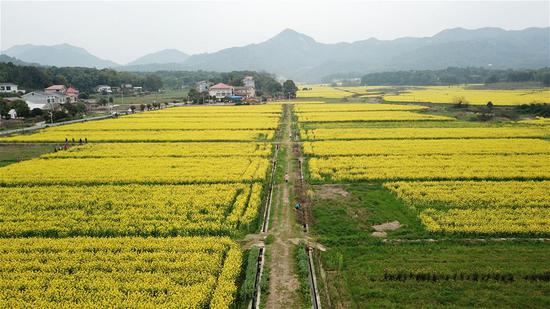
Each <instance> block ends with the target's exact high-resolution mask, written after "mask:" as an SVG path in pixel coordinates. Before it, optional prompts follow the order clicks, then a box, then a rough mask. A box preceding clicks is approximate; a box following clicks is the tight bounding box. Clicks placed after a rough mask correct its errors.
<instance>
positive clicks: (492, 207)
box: [385, 181, 550, 235]
mask: <svg viewBox="0 0 550 309" xmlns="http://www.w3.org/2000/svg"><path fill="white" fill-rule="evenodd" d="M385 186H386V187H387V188H389V189H390V190H392V191H393V192H395V193H396V194H397V195H398V196H399V197H400V198H401V199H403V200H404V201H405V202H406V204H408V205H409V206H411V207H413V208H414V209H415V210H416V211H417V212H418V214H419V217H420V219H421V221H422V223H423V224H424V226H425V227H426V229H427V230H429V231H431V232H446V233H463V234H471V233H475V234H497V235H499V234H503V235H504V234H518V233H527V234H534V235H537V234H543V235H544V234H550V198H549V197H548V194H547V192H549V190H550V182H549V181H442V182H438V181H436V182H394V183H386V184H385Z"/></svg>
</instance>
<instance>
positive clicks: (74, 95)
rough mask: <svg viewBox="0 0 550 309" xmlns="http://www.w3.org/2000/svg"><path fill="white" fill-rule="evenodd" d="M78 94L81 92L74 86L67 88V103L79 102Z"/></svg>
mask: <svg viewBox="0 0 550 309" xmlns="http://www.w3.org/2000/svg"><path fill="white" fill-rule="evenodd" d="M78 93H79V91H78V90H76V88H74V87H73V86H70V87H69V88H67V91H65V95H66V96H67V103H74V102H76V101H78Z"/></svg>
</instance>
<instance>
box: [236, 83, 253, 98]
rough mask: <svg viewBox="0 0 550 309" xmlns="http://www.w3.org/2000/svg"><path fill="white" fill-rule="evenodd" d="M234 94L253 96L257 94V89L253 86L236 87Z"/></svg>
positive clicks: (246, 96)
mask: <svg viewBox="0 0 550 309" xmlns="http://www.w3.org/2000/svg"><path fill="white" fill-rule="evenodd" d="M233 94H234V95H238V96H241V97H245V98H253V97H255V96H256V89H255V88H253V87H246V86H245V87H235V89H234V90H233Z"/></svg>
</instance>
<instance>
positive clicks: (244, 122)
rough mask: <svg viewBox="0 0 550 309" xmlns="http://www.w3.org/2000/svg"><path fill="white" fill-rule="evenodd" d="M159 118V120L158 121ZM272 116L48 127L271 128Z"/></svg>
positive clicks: (124, 120)
mask: <svg viewBox="0 0 550 309" xmlns="http://www.w3.org/2000/svg"><path fill="white" fill-rule="evenodd" d="M159 120H160V121H159ZM277 125H278V119H277V118H274V117H269V118H264V117H251V118H244V119H243V118H240V119H230V120H227V119H226V118H184V119H182V118H168V117H164V118H163V119H158V118H126V117H124V118H118V119H109V120H103V121H94V122H91V123H77V124H76V123H75V124H72V125H66V126H59V127H53V128H50V129H49V131H55V132H57V131H62V132H64V131H86V130H88V131H112V130H114V131H131V130H150V131H160V130H272V129H276V128H277Z"/></svg>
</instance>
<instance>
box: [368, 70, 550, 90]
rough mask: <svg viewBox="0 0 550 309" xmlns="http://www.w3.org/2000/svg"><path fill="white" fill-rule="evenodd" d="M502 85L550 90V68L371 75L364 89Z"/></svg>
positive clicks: (431, 71) (422, 71)
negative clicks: (538, 85)
mask: <svg viewBox="0 0 550 309" xmlns="http://www.w3.org/2000/svg"><path fill="white" fill-rule="evenodd" d="M499 82H538V83H541V84H542V85H544V86H550V68H542V69H537V70H491V69H484V68H453V67H451V68H447V69H444V70H420V71H395V72H380V73H369V74H366V75H364V76H363V77H362V78H361V84H362V85H410V86H425V85H456V84H492V83H499Z"/></svg>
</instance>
